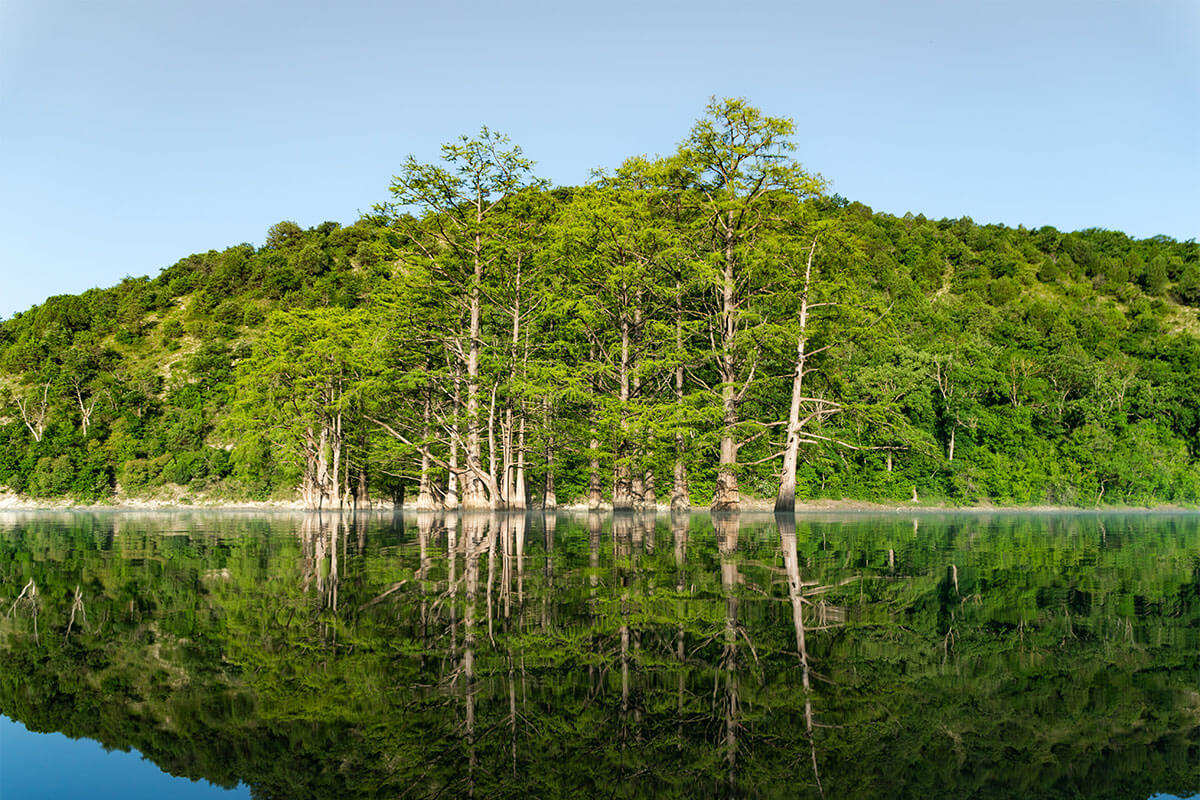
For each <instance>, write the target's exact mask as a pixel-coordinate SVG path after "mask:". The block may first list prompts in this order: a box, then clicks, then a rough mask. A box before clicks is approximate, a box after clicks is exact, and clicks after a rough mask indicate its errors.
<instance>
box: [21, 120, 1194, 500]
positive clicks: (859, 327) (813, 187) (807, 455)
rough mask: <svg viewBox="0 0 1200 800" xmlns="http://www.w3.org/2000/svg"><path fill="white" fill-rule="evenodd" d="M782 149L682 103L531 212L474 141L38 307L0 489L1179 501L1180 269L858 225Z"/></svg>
mask: <svg viewBox="0 0 1200 800" xmlns="http://www.w3.org/2000/svg"><path fill="white" fill-rule="evenodd" d="M791 130H792V128H791V123H790V121H787V120H779V119H775V118H770V117H764V116H763V115H761V113H760V112H758V111H757V110H755V109H753V108H750V107H748V106H746V105H745V104H744V103H742V102H741V101H714V103H713V104H712V106H710V108H709V110H708V114H707V116H706V117H705V118H704V119H702V120H701V121H700V122H698V123H697V124H696V126H695V128H694V129H693V130H692V132H691V134H690V135H689V136H688V138H686V139H685V140H684V141H683V143H681V145H680V147H679V150H678V151H677V152H676V153H674V154H672V155H670V156H668V157H665V158H660V159H653V160H650V159H645V158H635V159H630V160H629V161H627V162H626V163H625V164H623V165H621V166H620V167H619V168H618V169H616V170H615V171H613V172H612V173H611V174H606V175H601V176H599V177H598V178H597V179H596V180H595V181H594V182H593V183H592V184H590V185H587V186H582V187H571V188H549V187H547V186H545V185H544V184H543V183H542V182H539V181H538V180H536V179H535V178H534V177H533V175H532V162H529V161H528V160H527V159H525V158H524V157H523V156H522V155H521V153H520V150H519V148H512V147H511V146H510V145H509V144H508V143H507V141H506V140H505V139H504V138H503V137H502V136H499V135H497V134H495V133H494V132H491V131H488V130H486V129H484V131H482V133H481V134H480V136H478V137H476V138H467V137H464V138H463V140H462V141H460V142H458V143H455V144H452V145H447V146H446V148H445V150H444V158H443V161H442V162H441V163H440V164H432V165H427V164H419V163H417V162H416V161H415V160H412V159H410V160H409V161H408V162H407V163H405V164H404V165H403V169H402V171H401V174H399V175H398V176H396V178H395V179H394V181H393V184H392V187H391V188H392V198H393V201H394V202H393V203H383V204H380V205H379V206H378V207H377V209H376V212H375V213H374V214H372V215H370V216H368V217H365V218H364V219H362V220H361V221H359V222H358V223H356V224H354V225H351V226H348V227H342V226H339V225H337V224H335V223H324V224H322V225H320V226H317V227H316V228H312V229H308V230H304V229H302V228H300V227H299V226H297V225H295V224H294V223H291V222H281V223H279V224H277V225H274V226H272V228H271V229H270V230H269V231H268V233H267V238H266V242H265V244H264V245H263V246H262V247H255V246H252V245H249V244H242V245H238V246H235V247H231V248H228V249H226V250H224V251H221V252H217V251H210V252H208V253H204V254H197V255H193V256H189V257H188V258H185V259H183V260H181V261H180V262H178V263H177V264H175V265H174V266H171V267H169V268H168V269H165V270H163V271H162V272H161V273H160V274H159V275H158V276H157V277H155V278H153V279H147V278H140V279H134V278H127V279H126V280H125V281H123V282H122V283H121V284H120V285H118V286H115V287H112V288H110V289H103V290H101V289H96V290H92V291H89V292H86V293H84V294H82V295H79V296H60V297H53V298H50V299H49V300H47V301H46V302H45V303H43V304H42V305H40V306H37V307H34V308H32V309H30V310H28V311H26V312H23V313H20V314H18V315H16V316H14V317H13V318H12V319H9V320H7V321H4V322H3V323H0V486H3V487H6V488H7V489H8V490H9V491H12V492H16V493H20V494H24V495H27V496H31V497H35V498H51V497H70V498H74V499H77V500H82V501H100V500H107V499H110V498H113V497H117V498H134V497H150V496H157V497H162V498H168V499H177V500H180V499H184V500H185V499H188V498H193V499H199V498H206V497H207V498H220V499H268V498H289V499H290V498H295V497H297V496H298V494H299V495H300V496H303V498H304V500H305V502H306V504H308V505H310V506H311V505H322V504H340V503H343V502H347V501H360V500H366V499H368V498H372V497H373V498H380V497H386V498H389V499H390V498H392V497H395V496H397V495H403V493H404V492H405V490H406V489H407V490H408V492H409V493H410V497H411V495H412V494H416V496H417V502H418V504H420V505H421V506H422V507H437V506H442V505H446V504H449V505H451V506H453V505H455V504H456V503H462V504H464V505H467V506H471V505H474V506H490V507H521V506H523V505H525V504H528V503H531V502H533V503H537V502H542V501H543V500H545V501H548V502H551V503H552V502H553V501H554V500H555V499H556V498H561V499H564V500H570V501H583V500H587V501H589V502H590V503H591V504H592V505H593V506H594V505H597V504H598V503H600V502H601V500H602V498H603V499H604V501H605V502H611V503H613V504H614V505H617V506H629V507H637V506H640V505H643V504H648V503H652V502H654V501H655V500H656V499H663V500H666V499H670V501H671V502H672V503H673V504H675V505H684V504H686V503H687V502H689V500H690V501H691V502H695V503H700V504H706V503H708V502H709V500H710V499H713V498H714V496H715V497H716V499H718V500H720V501H721V502H722V503H724V502H726V501H729V500H732V504H734V505H736V502H737V497H738V490H739V488H740V490H741V491H742V492H743V493H748V494H750V495H753V496H758V497H769V496H772V495H774V494H775V493H776V492H777V490H779V489H780V486H781V482H780V476H781V464H783V463H785V462H783V461H781V455H782V454H784V453H785V452H786V451H787V450H788V448H789V447H790V448H792V449H793V451H794V453H795V456H796V467H795V476H796V488H795V493H796V496H797V497H799V498H800V499H806V498H825V497H831V498H856V499H870V500H884V501H909V500H912V499H914V498H917V499H919V500H921V501H948V502H952V503H975V502H981V501H991V502H995V503H1002V504H1042V503H1053V504H1066V505H1083V506H1091V505H1097V504H1104V503H1116V504H1153V503H1164V502H1166V503H1180V504H1189V505H1190V504H1194V503H1196V502H1197V500H1198V499H1200V315H1198V309H1200V245H1197V244H1196V243H1195V242H1194V241H1189V242H1182V243H1181V242H1177V241H1174V240H1172V239H1170V238H1168V237H1155V238H1152V239H1146V240H1134V239H1131V238H1129V237H1128V236H1125V235H1123V234H1121V233H1116V232H1112V231H1105V230H1087V231H1080V232H1074V233H1063V232H1060V231H1057V230H1054V229H1052V228H1041V229H1038V230H1028V229H1025V228H1015V229H1014V228H1008V227H1005V226H1003V225H977V224H975V223H974V222H972V221H971V220H970V219H966V218H964V219H958V220H950V219H943V220H938V221H934V220H928V219H925V218H924V217H922V216H915V217H914V216H912V215H906V216H904V217H896V216H892V215H888V214H882V213H875V212H872V210H871V209H870V208H867V207H866V206H864V205H862V204H861V203H851V202H848V201H846V200H845V199H843V198H841V197H839V196H837V195H828V194H826V193H824V185H823V184H822V183H821V181H820V180H819V179H818V178H816V177H814V176H812V175H810V174H808V173H806V172H804V171H803V170H802V169H801V168H800V166H799V165H798V164H796V163H795V162H793V161H791V160H790V158H791V157H790V151H791V147H792V145H791V142H790V138H789V137H790V135H791ZM797 373H799V374H800V376H801V377H802V378H803V386H801V381H800V380H795V377H796V375H797ZM789 408H790V410H789ZM714 493H715V495H714Z"/></svg>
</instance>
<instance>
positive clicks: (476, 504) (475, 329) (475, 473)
mask: <svg viewBox="0 0 1200 800" xmlns="http://www.w3.org/2000/svg"><path fill="white" fill-rule="evenodd" d="M481 251H482V246H481V242H480V236H479V235H478V234H476V236H475V274H474V277H473V280H472V282H471V293H470V319H471V321H470V329H469V333H468V335H469V336H470V341H469V343H468V345H467V443H466V450H467V452H466V458H467V469H468V470H469V471H468V474H467V477H466V485H465V486H463V497H462V506H463V508H464V509H468V510H472V509H486V508H490V507H491V506H492V503H493V502H494V501H495V500H496V499H497V498H495V497H488V493H487V490H486V489H485V487H484V484H483V481H482V480H480V478H479V475H480V474H482V473H483V436H482V420H481V416H480V413H479V349H480V346H481V340H480V315H481V311H482V304H483V300H482V293H483V258H482V252H481ZM491 455H492V457H493V458H494V457H495V451H493V452H492V454H491Z"/></svg>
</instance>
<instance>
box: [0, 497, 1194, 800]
mask: <svg viewBox="0 0 1200 800" xmlns="http://www.w3.org/2000/svg"><path fill="white" fill-rule="evenodd" d="M0 715H3V717H6V718H7V719H0V795H2V796H4V797H10V796H11V797H21V798H33V797H48V796H70V795H73V794H79V793H81V792H82V791H84V790H79V789H73V788H70V787H71V786H76V785H79V786H84V787H89V786H90V789H88V790H86V791H87V792H88V794H89V796H95V797H101V796H112V797H123V798H128V797H138V796H147V797H163V798H170V797H217V796H220V797H239V796H240V797H247V796H252V797H255V798H309V797H311V798H367V797H371V798H374V797H414V798H434V797H480V798H483V797H489V798H490V797H587V796H603V797H679V798H694V797H764V798H767V797H788V798H792V797H814V798H820V797H828V798H834V797H838V798H908V797H911V798H928V797H954V798H960V797H981V798H983V797H1022V798H1028V797H1036V798H1043V797H1064V798H1066V797H1070V798H1093V797H1094V798H1102V797H1103V798H1138V799H1139V800H1141V799H1144V798H1149V797H1154V796H1160V795H1162V796H1175V797H1190V796H1192V795H1195V794H1196V793H1197V792H1200V515H1196V514H1182V513H1181V514H1151V513H1140V514H1139V513H1132V514H1100V513H1080V514H1023V513H962V514H923V513H921V514H900V513H893V514H842V515H798V516H797V517H794V518H793V517H781V518H779V519H777V518H775V517H774V516H772V515H754V514H742V515H740V516H728V517H717V518H714V517H711V516H709V515H707V514H694V515H670V514H666V513H660V514H658V515H653V514H650V515H633V514H630V515H618V516H613V515H595V514H593V515H589V514H587V513H577V514H573V513H560V514H558V515H549V516H544V515H543V514H541V513H531V514H528V515H479V516H474V515H470V516H466V517H462V516H450V517H446V516H436V515H433V514H407V515H404V516H391V515H387V516H378V515H376V516H360V517H357V518H350V517H344V518H339V517H337V516H329V515H326V516H323V517H318V516H303V515H299V514H295V515H292V514H278V515H260V514H249V513H224V514H218V513H201V512H180V513H138V512H111V513H54V512H28V513H16V512H14V513H6V514H0ZM97 743H98V744H97ZM106 750H108V751H111V752H105V751H106ZM120 751H129V752H128V753H125V752H120ZM138 754H140V755H141V756H142V757H141V758H139V757H138ZM172 776H174V777H172ZM71 781H74V783H70V782H71Z"/></svg>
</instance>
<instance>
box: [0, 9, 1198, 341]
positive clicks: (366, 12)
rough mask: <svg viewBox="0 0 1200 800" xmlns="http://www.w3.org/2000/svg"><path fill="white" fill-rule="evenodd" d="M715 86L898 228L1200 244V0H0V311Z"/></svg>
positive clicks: (587, 135)
mask: <svg viewBox="0 0 1200 800" xmlns="http://www.w3.org/2000/svg"><path fill="white" fill-rule="evenodd" d="M713 96H716V97H727V96H730V97H744V98H746V99H747V100H748V101H749V102H750V103H751V104H753V105H755V106H757V107H759V108H761V109H762V110H763V111H764V113H767V114H769V115H771V116H781V117H790V118H791V119H793V120H794V121H795V123H796V135H795V138H794V140H795V143H796V156H797V158H798V159H799V160H800V161H801V162H802V163H803V165H804V166H805V167H806V168H807V169H808V170H810V171H813V172H818V173H820V174H821V175H822V176H824V177H825V178H826V179H827V180H828V181H829V182H830V184H831V188H832V191H834V192H837V193H838V194H841V195H843V196H844V197H847V198H849V199H851V200H857V201H860V202H863V203H866V204H867V205H869V206H871V207H872V208H874V209H876V210H877V211H886V212H889V213H893V214H898V215H902V214H904V213H906V212H910V211H911V212H912V213H914V214H916V213H923V214H925V216H927V217H930V218H933V219H940V218H943V217H950V218H955V217H962V216H969V217H971V218H972V219H974V220H975V221H976V222H980V223H1003V224H1005V225H1009V226H1013V227H1015V226H1017V225H1025V226H1027V227H1035V228H1036V227H1041V226H1042V225H1053V226H1055V227H1057V228H1059V229H1061V230H1079V229H1083V228H1093V227H1098V228H1108V229H1112V230H1120V231H1124V232H1126V233H1129V234H1130V235H1132V236H1136V237H1139V238H1142V237H1148V236H1153V235H1157V234H1165V235H1168V236H1171V237H1174V238H1176V239H1179V240H1186V239H1192V238H1197V237H1200V2H1198V1H1197V0H1128V1H1125V0H1113V1H1106V0H1070V1H1068V0H1035V1H1033V2H1027V1H1026V0H1004V1H1001V0H971V2H962V0H952V1H947V2H932V0H905V2H899V1H898V0H876V1H874V2H869V1H867V0H844V1H843V2H829V1H828V0H824V1H823V2H819V3H818V2H809V0H792V1H791V2H786V1H785V0H774V1H771V2H767V1H765V0H764V1H757V0H743V2H737V3H730V2H728V0H724V1H723V2H711V1H710V0H686V1H684V2H672V1H668V0H638V1H636V2H633V1H629V0H609V2H606V3H603V4H602V3H597V2H589V3H575V2H569V1H568V0H557V1H556V2H549V1H546V2H537V0H508V2H504V3H499V2H495V0H491V2H477V1H476V0H443V1H442V2H440V3H434V2H431V1H430V0H421V1H420V2H414V1H412V0H392V1H391V2H370V1H369V0H340V2H337V3H333V2H328V3H322V2H314V1H313V0H288V2H286V3H285V2H275V1H274V0H262V1H260V2H254V1H253V0H236V1H230V0H205V2H194V1H193V0H108V1H107V2H103V3H101V2H97V1H96V0H86V1H85V0H0V319H3V318H8V317H10V316H11V315H12V314H13V313H15V312H18V311H21V310H24V309H26V308H28V307H30V306H31V305H33V304H36V303H40V302H42V301H43V300H45V299H46V298H47V297H48V296H51V295H55V294H63V293H77V292H81V291H85V290H87V289H89V288H91V287H95V286H101V287H104V286H111V285H114V284H116V283H118V282H119V281H120V280H121V279H122V278H123V277H125V276H127V275H132V276H140V275H150V276H153V275H155V274H157V273H158V271H159V270H161V269H163V268H165V267H168V266H170V265H171V264H173V263H175V262H176V261H178V260H179V259H180V258H183V257H185V256H187V255H189V254H191V253H195V252H204V251H207V250H211V249H217V250H220V249H223V248H225V247H228V246H230V245H234V244H238V243H241V242H250V243H253V244H256V245H261V244H262V242H263V240H264V239H265V237H266V232H267V229H268V228H269V227H270V226H271V225H272V224H274V223H276V222H279V221H281V220H293V221H295V222H297V223H299V224H300V225H301V226H303V227H311V226H315V225H318V224H320V223H321V222H323V221H326V220H333V221H335V222H340V223H343V224H349V223H352V222H354V221H355V220H356V219H357V218H358V217H359V215H360V214H361V213H363V212H368V211H370V210H371V207H372V205H373V204H374V203H377V202H381V201H384V200H387V199H388V185H389V183H390V180H391V176H392V175H393V174H395V173H396V172H397V171H399V169H400V167H401V164H402V163H403V161H404V159H405V158H406V157H407V156H408V155H410V154H411V155H414V156H416V157H417V158H418V159H419V160H421V161H436V160H437V159H438V157H439V148H440V145H441V144H442V143H444V142H449V141H453V140H455V139H457V138H458V137H459V136H460V135H463V134H474V133H477V132H478V131H479V128H480V126H481V125H487V126H488V127H489V128H491V129H493V130H498V131H501V132H503V133H505V134H507V135H508V136H509V137H511V139H512V140H513V142H514V143H516V144H518V145H520V146H521V147H522V148H523V150H524V152H525V154H526V155H527V156H528V157H530V158H532V159H534V160H535V161H536V162H537V174H538V175H539V176H541V177H543V178H547V179H549V180H550V181H552V182H554V183H556V184H559V185H575V184H579V183H583V182H585V181H587V180H588V177H589V174H590V172H591V170H593V169H594V168H597V167H613V166H616V165H618V164H619V163H620V162H621V161H623V160H624V159H625V158H627V157H629V156H633V155H641V154H646V155H655V154H664V155H665V154H667V153H670V152H672V151H673V150H674V148H675V146H676V145H677V144H678V143H679V142H680V141H681V140H682V139H684V138H685V137H686V136H687V133H688V131H689V129H690V128H691V126H692V124H693V123H694V122H695V120H696V119H698V118H699V117H701V116H702V115H703V113H704V108H705V105H706V104H707V103H708V101H709V98H710V97H713Z"/></svg>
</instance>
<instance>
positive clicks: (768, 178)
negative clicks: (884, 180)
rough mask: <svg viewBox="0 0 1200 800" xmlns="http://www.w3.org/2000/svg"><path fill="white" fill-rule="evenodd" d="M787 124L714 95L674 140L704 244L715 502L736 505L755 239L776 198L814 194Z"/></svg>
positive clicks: (751, 353)
mask: <svg viewBox="0 0 1200 800" xmlns="http://www.w3.org/2000/svg"><path fill="white" fill-rule="evenodd" d="M794 132H795V125H794V123H793V122H792V121H791V120H789V119H783V118H780V117H768V116H766V115H764V114H763V113H762V112H761V111H759V110H758V109H757V108H754V107H753V106H751V105H749V104H748V103H746V101H745V100H743V99H734V98H726V99H723V100H717V99H716V98H714V99H713V100H712V101H711V102H710V103H709V105H708V110H707V114H706V116H705V117H704V118H702V119H700V120H699V121H698V122H696V124H695V125H694V126H693V127H692V131H691V134H690V135H689V136H688V138H687V139H686V140H685V141H684V142H683V143H682V144H681V145H680V147H679V150H678V154H677V155H678V158H679V160H680V163H681V164H682V165H683V167H684V169H686V171H687V172H688V173H689V178H688V185H689V188H690V192H689V194H690V197H691V199H692V202H694V203H695V204H696V206H697V207H698V209H699V210H700V211H701V212H702V213H703V215H704V235H705V237H706V240H707V243H708V249H709V261H708V274H707V276H706V277H707V284H708V286H707V289H708V292H707V294H708V300H709V302H710V305H711V326H712V332H713V336H712V343H713V353H712V358H713V360H714V362H715V367H716V374H717V377H718V384H717V385H716V386H714V387H713V390H714V392H715V393H717V395H718V396H719V399H720V404H721V415H722V430H721V437H720V438H721V443H720V463H719V466H718V472H717V484H716V489H715V491H714V494H713V499H712V508H713V509H714V510H721V509H735V508H737V507H738V505H739V502H740V496H739V492H738V473H737V470H738V449H739V446H740V444H741V443H740V442H739V441H738V438H739V436H740V433H741V429H740V426H739V423H740V422H741V421H742V420H741V416H740V414H739V408H740V405H741V403H742V400H743V399H744V398H745V397H746V393H747V391H748V390H749V388H750V385H751V383H752V381H753V380H754V377H755V374H756V369H757V366H758V363H757V360H758V357H757V355H756V352H755V336H754V331H753V325H754V320H755V319H756V315H755V314H754V313H753V311H754V309H752V308H751V306H750V301H751V299H752V298H753V297H754V296H755V294H756V293H757V292H759V291H760V290H761V289H763V288H764V287H765V286H768V285H769V282H768V281H765V280H763V279H762V276H759V275H755V268H756V267H759V266H763V265H760V264H756V263H755V258H756V256H757V255H758V253H757V250H758V248H759V246H760V244H761V242H762V241H763V240H764V239H765V238H767V237H769V236H771V235H773V234H774V233H776V232H777V231H778V230H779V228H780V225H781V223H780V222H779V221H778V217H777V215H776V214H775V213H774V207H775V205H776V201H777V200H779V199H780V196H781V195H782V196H783V197H784V198H787V199H794V198H802V197H808V196H812V195H815V194H817V193H819V192H820V191H821V190H822V189H823V188H824V182H823V180H822V179H821V178H820V177H819V176H817V175H814V174H810V173H808V172H806V171H805V170H804V168H803V167H802V166H801V165H800V164H799V163H798V162H797V161H795V160H794V159H793V158H792V157H791V155H790V154H791V153H792V151H793V150H795V145H794V144H793V142H792V140H791V137H792V134H793V133H794Z"/></svg>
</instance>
